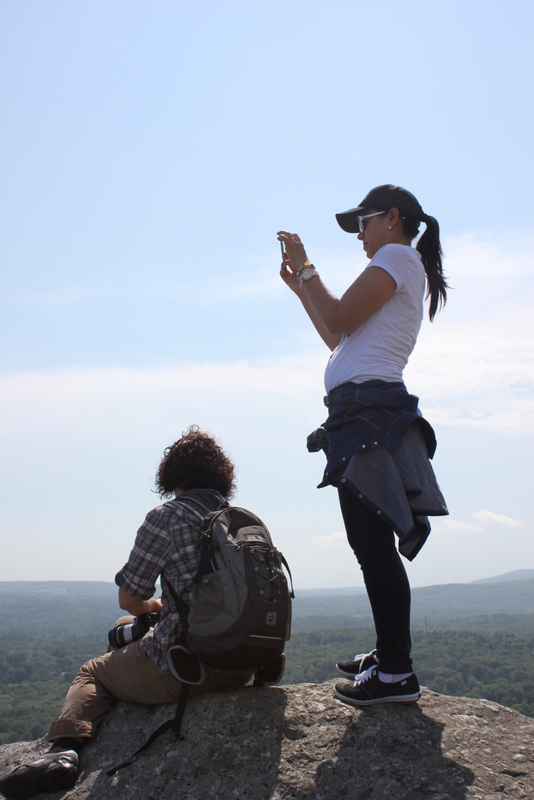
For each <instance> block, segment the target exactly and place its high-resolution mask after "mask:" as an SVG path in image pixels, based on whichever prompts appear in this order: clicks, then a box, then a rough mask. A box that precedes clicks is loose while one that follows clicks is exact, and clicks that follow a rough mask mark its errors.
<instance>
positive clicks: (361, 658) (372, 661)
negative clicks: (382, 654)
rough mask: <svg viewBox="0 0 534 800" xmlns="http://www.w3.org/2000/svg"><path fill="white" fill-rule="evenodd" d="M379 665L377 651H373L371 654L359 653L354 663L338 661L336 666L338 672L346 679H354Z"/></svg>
mask: <svg viewBox="0 0 534 800" xmlns="http://www.w3.org/2000/svg"><path fill="white" fill-rule="evenodd" d="M376 664H378V661H377V658H376V650H371V652H370V653H358V654H357V655H355V656H354V661H338V663H337V664H336V672H339V674H340V675H343V677H345V678H352V679H353V680H354V678H355V677H356V675H359V674H360V672H365V670H366V669H370V668H371V667H374V666H375V665H376Z"/></svg>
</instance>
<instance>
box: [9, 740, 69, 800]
mask: <svg viewBox="0 0 534 800" xmlns="http://www.w3.org/2000/svg"><path fill="white" fill-rule="evenodd" d="M77 778H78V753H76V751H75V750H56V751H53V750H49V751H48V753H43V755H42V756H41V757H40V758H38V759H37V760H36V761H32V762H31V763H29V764H19V766H18V767H13V769H12V770H10V771H9V772H7V773H6V774H5V775H3V776H2V777H1V778H0V792H1V793H2V794H3V795H4V797H6V798H7V800H27V798H29V797H34V796H35V795H36V794H40V793H41V792H57V791H59V790H60V789H70V788H71V787H72V786H74V784H75V783H76V780H77Z"/></svg>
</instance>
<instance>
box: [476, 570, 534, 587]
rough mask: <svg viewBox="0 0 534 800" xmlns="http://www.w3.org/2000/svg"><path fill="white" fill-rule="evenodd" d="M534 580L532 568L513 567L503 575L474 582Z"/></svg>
mask: <svg viewBox="0 0 534 800" xmlns="http://www.w3.org/2000/svg"><path fill="white" fill-rule="evenodd" d="M528 580H531V581H532V580H534V569H514V570H513V572H505V573H504V575H496V576H495V577H494V578H482V579H481V580H479V581H471V584H475V583H505V582H507V581H528Z"/></svg>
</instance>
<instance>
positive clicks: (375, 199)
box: [336, 183, 426, 233]
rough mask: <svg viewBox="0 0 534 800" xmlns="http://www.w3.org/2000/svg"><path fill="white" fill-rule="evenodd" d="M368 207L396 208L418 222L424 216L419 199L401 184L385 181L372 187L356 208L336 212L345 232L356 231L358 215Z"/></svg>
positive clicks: (387, 209) (378, 208)
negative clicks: (393, 184) (394, 184)
mask: <svg viewBox="0 0 534 800" xmlns="http://www.w3.org/2000/svg"><path fill="white" fill-rule="evenodd" d="M369 208H376V210H377V211H389V209H390V208H398V209H399V211H400V213H401V214H406V215H407V216H410V217H414V219H416V220H418V221H419V222H420V221H421V220H423V218H424V217H426V214H425V213H424V211H423V209H422V208H421V205H420V203H419V201H418V200H417V198H416V197H415V196H414V195H413V194H412V193H411V192H408V191H407V190H406V189H403V188H402V186H392V184H391V183H385V184H383V186H375V188H374V189H371V191H370V192H369V194H367V195H366V196H365V197H364V198H363V200H362V202H361V203H360V205H359V206H357V207H356V208H351V209H350V211H342V212H341V214H336V219H337V221H338V223H339V226H340V227H341V228H343V230H344V231H346V232H347V233H358V232H359V228H358V217H361V216H363V214H364V212H365V210H366V209H369Z"/></svg>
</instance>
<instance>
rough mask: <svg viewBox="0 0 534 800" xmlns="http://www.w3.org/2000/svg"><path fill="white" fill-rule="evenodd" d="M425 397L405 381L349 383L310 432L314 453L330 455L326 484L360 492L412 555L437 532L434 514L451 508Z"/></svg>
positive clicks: (335, 392)
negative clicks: (436, 465)
mask: <svg viewBox="0 0 534 800" xmlns="http://www.w3.org/2000/svg"><path fill="white" fill-rule="evenodd" d="M418 402H419V401H418V398H417V397H416V396H415V395H411V394H408V391H407V389H406V387H405V385H404V383H402V382H398V383H386V382H384V381H376V380H374V381H366V382H365V383H360V384H356V383H345V384H342V385H341V386H338V387H336V389H334V390H333V391H332V392H330V394H329V395H328V397H326V398H325V404H326V405H327V406H328V410H329V415H328V419H327V420H326V422H324V423H323V425H322V427H321V428H319V429H318V430H316V431H314V432H313V433H312V434H310V436H309V437H308V450H309V451H310V452H316V451H318V450H320V449H322V450H324V451H325V453H326V455H327V463H326V469H325V472H324V476H323V480H322V482H321V483H320V484H319V488H321V487H323V486H328V485H332V486H346V487H347V488H348V489H350V490H351V491H352V492H354V494H356V496H357V497H358V498H359V499H360V500H361V501H362V502H363V503H365V505H367V506H368V507H369V508H370V509H371V510H372V511H375V512H376V513H377V514H379V515H380V516H381V517H382V518H383V519H384V521H385V522H387V524H388V525H390V526H391V527H392V528H393V530H394V531H395V532H396V534H397V536H398V537H399V552H400V553H401V554H402V555H404V556H405V557H406V558H407V559H408V560H410V561H412V560H413V559H414V558H415V556H416V555H417V553H418V552H419V550H420V549H421V547H422V546H423V544H424V543H425V541H426V539H427V537H428V534H429V533H430V523H429V521H428V516H444V515H446V514H448V513H449V512H448V510H447V506H446V504H445V500H444V498H443V495H442V493H441V491H440V488H439V486H438V483H437V481H436V476H435V475H434V470H433V469H432V466H431V465H430V461H429V459H431V458H432V457H433V455H434V453H435V450H436V436H435V433H434V430H433V429H432V426H431V425H430V424H429V423H428V422H427V421H426V420H425V419H424V418H423V417H422V415H421V412H420V411H419V408H418Z"/></svg>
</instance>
